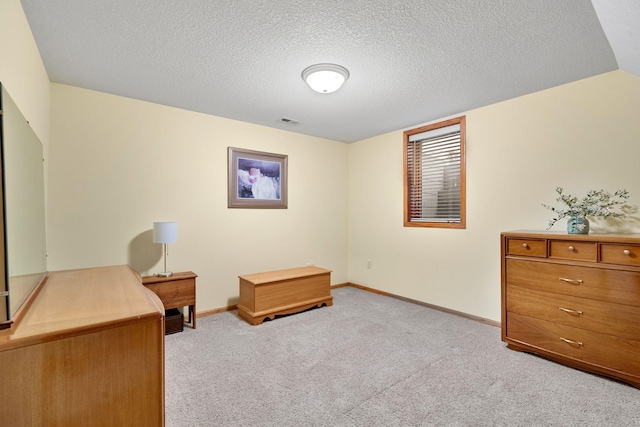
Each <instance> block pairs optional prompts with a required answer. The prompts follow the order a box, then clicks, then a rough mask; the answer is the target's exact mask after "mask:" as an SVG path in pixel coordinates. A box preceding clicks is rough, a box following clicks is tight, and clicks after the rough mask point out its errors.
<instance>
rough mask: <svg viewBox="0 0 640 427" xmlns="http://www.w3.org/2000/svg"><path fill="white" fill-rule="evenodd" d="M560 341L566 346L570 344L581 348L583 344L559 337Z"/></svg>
mask: <svg viewBox="0 0 640 427" xmlns="http://www.w3.org/2000/svg"><path fill="white" fill-rule="evenodd" d="M560 341H564V342H566V343H567V344H571V345H577V346H578V347H582V346H583V344H582V343H581V342H580V341H572V340H568V339H566V338H562V337H560Z"/></svg>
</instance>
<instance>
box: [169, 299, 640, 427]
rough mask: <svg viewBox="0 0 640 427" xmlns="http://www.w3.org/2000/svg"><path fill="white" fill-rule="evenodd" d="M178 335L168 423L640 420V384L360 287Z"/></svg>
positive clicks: (204, 322)
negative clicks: (327, 303)
mask: <svg viewBox="0 0 640 427" xmlns="http://www.w3.org/2000/svg"><path fill="white" fill-rule="evenodd" d="M332 295H333V296H334V304H333V306H331V307H323V308H319V309H313V310H309V311H306V312H303V313H298V314H295V315H291V316H286V317H282V318H278V319H276V320H274V321H271V322H265V323H263V324H262V325H259V326H250V325H249V324H248V323H246V322H245V321H244V320H242V319H240V318H239V317H238V316H237V312H236V311H231V312H226V313H221V314H216V315H213V316H208V317H203V318H200V319H198V329H196V330H193V329H190V328H185V330H184V332H181V333H176V334H173V335H168V336H167V337H166V340H165V351H166V365H165V372H166V424H167V426H169V427H171V426H242V425H247V426H598V427H601V426H640V390H638V389H636V388H634V387H631V386H629V385H626V384H623V383H619V382H617V381H613V380H609V379H606V378H603V377H599V376H597V375H592V374H589V373H586V372H582V371H579V370H576V369H572V368H568V367H566V366H563V365H560V364H557V363H554V362H551V361H548V360H546V359H543V358H540V357H537V356H533V355H530V354H527V353H519V352H515V351H512V350H509V349H507V348H506V346H505V344H504V343H503V342H502V341H501V340H500V329H499V328H496V327H494V326H490V325H487V324H483V323H480V322H476V321H473V320H470V319H467V318H463V317H460V316H456V315H453V314H448V313H445V312H441V311H438V310H434V309H430V308H427V307H424V306H421V305H418V304H413V303H411V302H406V301H402V300H399V299H396V298H391V297H385V296H381V295H378V294H374V293H371V292H367V291H362V290H359V289H356V288H352V287H344V288H338V289H333V290H332Z"/></svg>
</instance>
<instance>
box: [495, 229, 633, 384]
mask: <svg viewBox="0 0 640 427" xmlns="http://www.w3.org/2000/svg"><path fill="white" fill-rule="evenodd" d="M501 249H502V340H503V341H505V342H506V343H507V345H508V347H509V348H511V349H513V350H519V351H529V352H533V353H537V354H539V355H541V356H544V357H547V358H549V359H552V360H555V361H558V362H561V363H564V364H567V365H570V366H573V367H576V368H579V369H583V370H586V371H591V372H595V373H598V374H602V375H607V376H611V377H614V378H617V379H620V380H623V381H625V382H628V383H630V384H632V385H634V386H636V387H639V388H640V236H639V235H604V234H601V235H597V234H594V235H571V234H565V233H562V234H561V233H551V232H509V233H502V235H501Z"/></svg>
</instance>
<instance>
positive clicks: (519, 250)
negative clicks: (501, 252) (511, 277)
mask: <svg viewBox="0 0 640 427" xmlns="http://www.w3.org/2000/svg"><path fill="white" fill-rule="evenodd" d="M507 254H508V255H524V256H533V257H542V258H546V257H547V241H546V240H539V239H514V238H508V239H507Z"/></svg>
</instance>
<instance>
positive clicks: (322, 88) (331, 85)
mask: <svg viewBox="0 0 640 427" xmlns="http://www.w3.org/2000/svg"><path fill="white" fill-rule="evenodd" d="M348 78H349V71H347V69H346V68H344V67H342V66H340V65H336V64H316V65H311V66H310V67H307V68H305V69H304V70H303V71H302V79H303V80H304V81H305V82H307V84H308V85H309V86H310V87H311V89H313V90H315V91H316V92H320V93H331V92H335V91H337V90H338V89H340V86H342V84H343V83H344V82H346V81H347V79H348Z"/></svg>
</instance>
